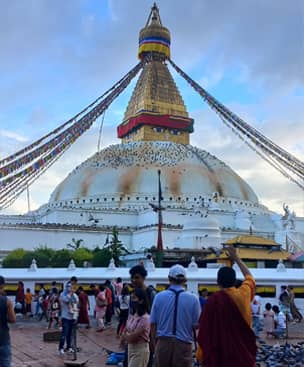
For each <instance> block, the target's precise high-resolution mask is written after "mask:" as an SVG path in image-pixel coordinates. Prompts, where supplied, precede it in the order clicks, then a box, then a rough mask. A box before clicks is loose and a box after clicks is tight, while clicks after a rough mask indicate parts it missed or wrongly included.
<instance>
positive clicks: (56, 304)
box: [51, 298, 60, 311]
mask: <svg viewBox="0 0 304 367" xmlns="http://www.w3.org/2000/svg"><path fill="white" fill-rule="evenodd" d="M59 309H60V305H59V302H58V298H55V299H54V301H53V302H52V304H51V310H52V311H57V310H59Z"/></svg>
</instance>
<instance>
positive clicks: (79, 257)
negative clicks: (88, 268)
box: [72, 247, 93, 267]
mask: <svg viewBox="0 0 304 367" xmlns="http://www.w3.org/2000/svg"><path fill="white" fill-rule="evenodd" d="M72 256H73V260H74V261H75V264H76V266H79V267H82V266H83V263H84V262H85V261H87V262H89V263H91V262H92V259H93V253H92V251H90V250H88V249H86V248H84V247H80V248H78V249H77V250H75V251H74V252H73V254H72Z"/></svg>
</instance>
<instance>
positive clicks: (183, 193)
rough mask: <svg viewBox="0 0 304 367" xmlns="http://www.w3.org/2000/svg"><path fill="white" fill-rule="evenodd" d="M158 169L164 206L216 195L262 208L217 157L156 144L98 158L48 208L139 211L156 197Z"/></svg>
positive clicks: (108, 151)
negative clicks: (132, 205) (103, 206)
mask: <svg viewBox="0 0 304 367" xmlns="http://www.w3.org/2000/svg"><path fill="white" fill-rule="evenodd" d="M158 169H160V170H161V183H162V194H163V197H164V200H166V201H167V200H168V201H180V202H186V201H190V202H193V200H199V199H202V198H212V196H213V194H214V192H217V193H218V194H219V197H220V198H232V199H237V200H240V201H247V202H251V203H253V204H257V203H258V198H257V196H256V194H255V193H254V192H253V190H252V189H251V188H250V186H249V185H248V184H247V183H246V182H245V181H244V180H243V179H241V178H240V176H238V175H237V174H236V173H235V172H234V171H233V170H232V169H231V168H230V167H228V166H227V165H226V164H225V163H223V162H222V161H220V160H219V159H217V158H216V157H215V156H212V155H211V154H210V153H208V152H206V151H204V150H201V149H198V148H196V147H194V146H191V145H182V144H176V143H172V142H156V141H150V142H147V141H140V142H131V143H127V144H117V145H111V146H109V147H107V148H105V149H103V150H102V151H101V152H99V153H96V154H94V155H93V156H92V157H90V158H89V159H87V160H86V161H84V162H83V163H82V164H81V165H79V166H78V167H76V168H75V169H74V170H73V171H72V172H71V173H70V174H69V175H68V176H67V177H66V178H65V179H64V180H63V181H62V182H61V183H60V184H59V185H58V186H57V187H56V189H55V190H54V192H53V193H52V195H51V198H50V201H49V203H50V204H56V203H57V204H58V203H59V202H61V203H62V202H63V204H65V205H69V204H70V203H72V201H73V202H74V201H75V200H76V201H77V202H79V203H86V204H88V203H94V206H96V203H99V205H101V204H102V203H103V204H105V203H106V202H107V205H109V201H110V202H112V204H114V202H117V201H119V203H120V204H119V205H124V204H125V203H126V202H130V200H131V201H132V202H133V203H135V205H136V204H137V203H138V205H139V204H140V203H142V202H143V201H144V200H151V195H152V196H155V195H156V196H157V192H158V177H157V170H158ZM209 200H211V199H209ZM92 206H93V205H92Z"/></svg>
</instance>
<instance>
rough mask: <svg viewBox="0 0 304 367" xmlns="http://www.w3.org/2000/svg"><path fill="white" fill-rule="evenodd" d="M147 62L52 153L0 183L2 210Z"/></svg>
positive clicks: (88, 124)
mask: <svg viewBox="0 0 304 367" xmlns="http://www.w3.org/2000/svg"><path fill="white" fill-rule="evenodd" d="M144 63H145V62H140V63H138V64H137V65H136V66H135V67H134V68H133V69H132V70H131V71H130V72H129V73H127V74H126V76H125V77H124V78H123V81H122V82H121V83H120V84H119V83H116V84H115V85H116V88H115V89H113V88H111V89H113V91H112V92H111V93H110V94H109V95H108V96H107V97H106V98H105V99H104V100H102V101H101V102H100V103H99V104H98V105H97V106H95V107H94V108H93V109H92V110H91V111H89V112H88V113H87V114H86V115H84V116H83V117H82V118H81V119H80V120H79V121H77V123H75V124H74V125H73V127H74V128H73V129H72V130H71V131H69V132H70V134H71V135H70V136H69V137H68V138H67V139H66V140H63V141H61V142H60V144H58V145H57V146H56V147H55V148H54V149H53V150H52V151H50V152H49V153H48V154H47V155H44V156H43V157H41V158H40V159H39V160H37V161H35V162H34V163H33V164H32V165H30V166H29V167H27V168H26V169H24V170H23V171H20V172H18V173H16V174H15V175H13V176H10V177H8V178H6V179H4V180H2V181H1V182H0V193H1V194H2V196H0V209H3V208H6V207H7V206H9V205H11V204H12V203H13V202H14V201H15V200H16V199H17V197H18V196H19V195H20V194H21V193H22V192H23V191H24V190H25V188H26V186H27V185H31V184H32V183H33V182H34V181H35V180H36V179H37V178H38V177H40V176H41V174H42V173H44V172H45V170H46V169H48V168H49V167H50V166H51V165H52V164H53V163H54V162H56V160H57V159H59V157H60V156H61V155H62V154H63V153H64V152H65V151H66V150H67V149H68V148H69V147H70V146H71V145H72V144H73V143H74V142H75V141H76V140H77V139H78V138H79V137H80V136H81V135H82V134H83V133H84V132H85V131H86V130H88V129H89V128H90V127H91V126H92V124H93V122H94V121H95V120H96V119H97V118H98V117H99V116H100V115H101V114H102V113H104V111H105V110H106V109H107V108H108V107H109V105H110V104H111V103H112V102H113V100H114V99H115V98H117V97H118V96H119V95H120V94H121V93H122V92H123V91H124V89H125V88H126V87H127V86H128V85H129V83H130V81H131V80H132V79H133V78H134V77H135V76H136V75H137V73H138V72H139V70H140V69H141V68H142V67H143V65H144Z"/></svg>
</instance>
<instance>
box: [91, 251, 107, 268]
mask: <svg viewBox="0 0 304 367" xmlns="http://www.w3.org/2000/svg"><path fill="white" fill-rule="evenodd" d="M111 258H112V252H111V251H110V250H109V249H108V248H103V249H100V248H98V247H96V249H95V250H93V258H92V266H98V267H107V266H108V265H109V262H110V260H111Z"/></svg>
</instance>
